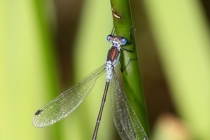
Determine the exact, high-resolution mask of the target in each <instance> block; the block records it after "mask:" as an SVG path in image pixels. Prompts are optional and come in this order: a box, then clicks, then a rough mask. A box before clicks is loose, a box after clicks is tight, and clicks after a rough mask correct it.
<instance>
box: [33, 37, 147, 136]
mask: <svg viewBox="0 0 210 140" xmlns="http://www.w3.org/2000/svg"><path fill="white" fill-rule="evenodd" d="M107 40H108V41H109V42H111V49H110V50H109V52H108V55H107V60H106V64H104V65H102V66H101V67H99V68H98V69H96V70H94V71H93V72H91V73H90V74H89V75H88V76H87V77H86V78H84V79H83V80H82V81H81V82H80V83H78V84H77V85H75V86H73V87H71V88H69V89H68V90H66V91H65V92H63V93H61V94H60V95H59V96H57V97H56V98H55V99H54V100H52V101H50V102H49V103H48V104H46V105H45V106H43V107H42V108H41V109H39V110H38V111H37V112H36V113H35V115H34V117H33V125H34V126H35V127H46V126H49V125H52V124H54V123H56V122H58V121H60V120H61V119H63V118H65V117H66V116H68V115H69V114H70V113H71V112H72V111H74V110H75V109H76V108H77V107H78V106H79V105H80V104H81V103H82V101H83V100H84V99H85V98H86V97H87V95H88V94H89V93H90V91H91V90H92V88H93V86H94V85H95V82H96V80H97V79H98V78H99V77H100V76H101V75H102V74H103V73H105V71H106V72H107V75H106V84H105V89H104V94H103V98H102V102H101V107H100V110H99V114H98V118H97V121H96V125H95V130H94V133H93V137H92V140H96V138H97V134H98V129H99V124H100V121H101V117H102V112H103V108H104V104H105V101H106V96H107V91H108V88H109V85H110V93H111V110H112V116H113V120H114V124H115V126H116V128H117V131H118V133H119V135H120V137H121V139H122V140H147V139H148V138H147V135H146V133H145V131H144V129H143V127H142V125H141V123H140V121H139V120H138V117H137V116H136V114H135V112H134V110H133V109H132V107H131V105H130V103H129V101H128V99H127V98H126V95H125V93H124V91H123V89H122V86H121V85H120V82H119V80H118V78H117V75H116V73H115V71H114V68H115V66H116V65H117V63H118V62H119V57H120V50H121V49H124V48H123V46H124V45H126V44H127V42H128V41H127V39H126V38H124V37H121V36H117V35H113V34H111V35H108V36H107Z"/></svg>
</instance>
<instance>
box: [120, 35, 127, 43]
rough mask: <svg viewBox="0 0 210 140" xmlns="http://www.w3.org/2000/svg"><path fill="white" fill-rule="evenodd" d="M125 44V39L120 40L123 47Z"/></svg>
mask: <svg viewBox="0 0 210 140" xmlns="http://www.w3.org/2000/svg"><path fill="white" fill-rule="evenodd" d="M126 43H127V39H126V38H124V37H123V38H122V40H121V44H122V45H125V44H126Z"/></svg>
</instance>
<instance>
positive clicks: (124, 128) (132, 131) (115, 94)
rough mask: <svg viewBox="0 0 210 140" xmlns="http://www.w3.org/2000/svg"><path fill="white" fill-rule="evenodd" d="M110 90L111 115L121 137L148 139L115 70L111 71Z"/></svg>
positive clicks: (129, 139) (136, 139) (126, 139)
mask: <svg viewBox="0 0 210 140" xmlns="http://www.w3.org/2000/svg"><path fill="white" fill-rule="evenodd" d="M110 92H111V110H112V116H113V120H114V123H115V126H116V128H117V131H118V133H119V135H120V137H121V139H122V140H148V138H147V135H146V133H145V131H144V129H143V127H142V125H141V123H140V122H139V120H138V117H137V116H136V114H135V112H134V110H133V109H132V107H131V105H130V103H129V101H128V99H127V97H126V95H125V93H124V91H123V89H122V86H121V85H120V82H119V80H118V78H117V75H116V73H115V72H113V78H112V81H111V87H110Z"/></svg>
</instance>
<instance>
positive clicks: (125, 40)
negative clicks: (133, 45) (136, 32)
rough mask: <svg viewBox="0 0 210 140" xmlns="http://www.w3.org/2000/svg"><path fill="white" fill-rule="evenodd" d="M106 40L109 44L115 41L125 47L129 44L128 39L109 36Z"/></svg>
mask: <svg viewBox="0 0 210 140" xmlns="http://www.w3.org/2000/svg"><path fill="white" fill-rule="evenodd" d="M106 40H107V41H109V42H113V41H117V42H119V43H120V44H121V45H125V44H126V43H127V39H126V38H124V37H121V36H114V35H111V34H110V35H108V36H107V37H106Z"/></svg>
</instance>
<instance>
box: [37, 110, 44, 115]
mask: <svg viewBox="0 0 210 140" xmlns="http://www.w3.org/2000/svg"><path fill="white" fill-rule="evenodd" d="M42 111H43V110H38V111H37V112H36V113H35V115H39V114H40V113H41V112H42Z"/></svg>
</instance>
